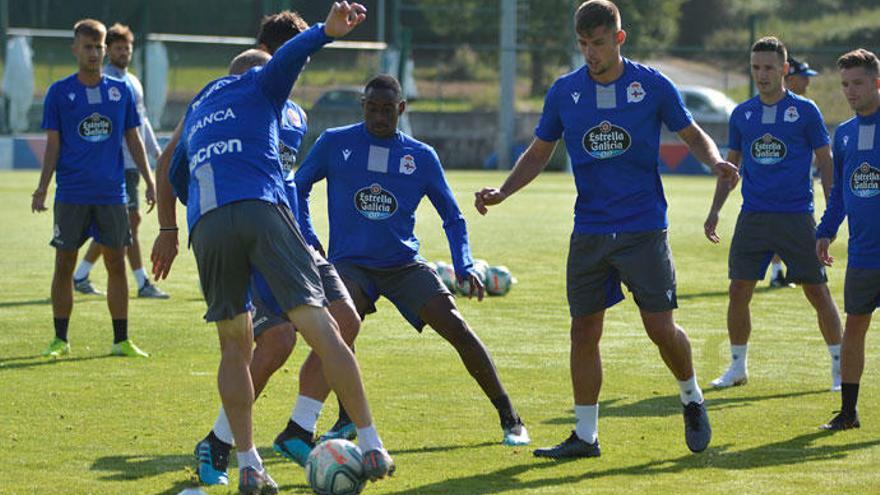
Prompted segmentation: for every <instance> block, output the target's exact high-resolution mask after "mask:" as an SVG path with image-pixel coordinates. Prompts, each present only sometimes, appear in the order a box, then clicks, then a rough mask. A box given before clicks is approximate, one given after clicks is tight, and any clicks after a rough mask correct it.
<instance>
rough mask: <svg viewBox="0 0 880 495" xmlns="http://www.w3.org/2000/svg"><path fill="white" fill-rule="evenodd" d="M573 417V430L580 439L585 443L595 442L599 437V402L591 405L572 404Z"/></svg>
mask: <svg viewBox="0 0 880 495" xmlns="http://www.w3.org/2000/svg"><path fill="white" fill-rule="evenodd" d="M574 417H575V418H577V423H576V424H575V427H574V432H575V434H576V435H577V436H578V438H580V439H581V440H583V441H585V442H587V443H590V444H592V443H596V439H598V438H599V404H593V405H592V406H579V405H577V404H575V405H574Z"/></svg>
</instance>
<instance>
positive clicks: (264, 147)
mask: <svg viewBox="0 0 880 495" xmlns="http://www.w3.org/2000/svg"><path fill="white" fill-rule="evenodd" d="M365 12H366V10H365V9H364V8H363V6H361V5H360V4H357V3H354V4H349V3H348V2H336V3H334V5H333V7H332V9H331V11H330V14H329V15H328V18H327V22H326V23H325V24H318V25H316V26H313V27H312V28H309V29H308V30H306V31H305V32H303V33H302V34H300V35H298V36H296V37H295V38H294V39H293V40H291V41H289V42H287V43H285V44H284V45H283V46H282V47H281V48H280V49H279V50H278V51H277V52H276V53H275V56H274V57H272V59H271V60H270V61H269V62H268V63H267V64H266V65H265V66H264V67H261V68H255V69H251V70H250V71H248V72H246V73H244V74H243V75H240V76H227V77H224V78H221V79H218V80H216V81H213V82H212V83H210V84H209V85H208V86H206V87H205V89H203V90H202V91H201V92H200V93H199V94H198V95H197V96H196V98H195V99H194V100H193V102H192V103H191V104H190V105H189V107H188V110H187V115H186V117H185V119H184V125H183V128H182V134H181V142H180V144H181V145H182V147H183V149H185V150H186V155H187V160H188V163H189V176H190V178H189V181H188V191H187V220H188V224H189V228H190V239H191V241H192V246H193V251H194V253H195V255H196V262H197V265H198V269H199V278H200V280H201V284H202V291H203V293H204V294H205V299H206V301H207V302H208V312H207V314H206V316H205V317H206V319H207V320H208V321H215V322H217V327H218V331H219V335H220V343H221V354H222V358H221V362H220V370H219V372H218V383H219V388H220V395H221V398H222V400H223V406H224V410H225V411H226V413H227V416H228V418H229V422H230V425H231V429H232V432H233V437H234V439H235V444H236V448H237V450H238V464H239V471H240V478H239V491H240V492H242V493H258V492H259V493H276V492H277V485H275V483H274V481H272V479H271V478H270V477H269V475H268V474H267V473H266V471H265V469H264V468H263V464H262V460H261V459H260V456H259V454H258V453H257V451H256V449H255V448H254V445H253V438H252V429H251V428H252V421H251V411H252V405H253V399H254V388H253V381H252V377H251V375H250V370H249V365H250V362H251V357H252V345H253V330H252V329H251V317H250V313H249V312H248V309H249V306H250V305H249V287H250V279H251V273H252V270H257V271H259V272H260V273H261V274H262V275H263V276H264V278H265V280H266V283H267V285H268V286H269V288H270V290H271V293H272V294H273V295H274V296H275V298H276V300H277V303H278V306H279V307H280V308H282V309H284V312H285V314H286V316H287V318H288V319H289V320H290V321H291V322H292V323H293V324H294V325H295V326H296V327H297V329H298V330H299V331H300V333H301V334H302V335H303V337H304V338H305V339H306V341H307V342H308V343H309V344H310V345H311V346H312V348H313V349H314V350H315V351H316V352H317V353H318V354H320V355H323V356H324V362H326V363H328V365H327V366H325V367H324V372H325V374H326V376H327V379H328V380H329V381H330V382H331V383H332V385H333V388H334V389H335V390H336V392H337V393H338V394H339V396H340V398H341V399H342V400H343V402H345V403H346V406H347V407H349V408H354V411H352V413H353V414H352V416H353V417H354V419H355V423H356V424H357V425H358V434H359V436H360V439H361V441H360V443H361V448H362V450H363V451H364V459H363V465H364V469H365V474H366V477H367V478H369V479H378V478H381V477H384V476H386V475H388V474H391V473H392V472H393V470H394V464H393V461H392V460H391V458H390V456H389V455H388V453H387V451H386V450H385V448H384V446H383V445H382V441H381V439H380V438H379V435H378V433H377V432H376V429H375V427H374V426H373V425H372V418H371V416H370V410H369V406H368V404H367V402H366V397H365V393H364V390H363V384H362V382H361V380H360V371H359V369H358V366H357V362H356V361H355V359H354V356H353V354H352V353H351V351H350V350H349V349H348V348H347V347H346V346H345V344H344V342H343V341H342V339H341V338H340V337H339V333H338V329H337V328H336V325H335V322H334V321H333V320H332V318H330V316H329V314H328V313H327V310H326V309H325V308H324V306H325V305H326V300H325V297H324V292H323V290H322V289H321V283H320V278H319V275H318V271H317V267H316V266H315V262H314V259H313V257H312V254H311V252H310V251H309V250H308V248H307V247H306V245H305V242H304V240H303V238H302V236H301V234H300V233H299V230H298V229H297V227H296V221H295V219H294V218H293V217H292V215H291V213H290V210H289V207H288V204H287V199H286V193H285V189H284V177H283V174H282V169H281V163H280V158H279V150H278V143H277V139H278V127H279V126H280V122H279V117H280V113H281V110H282V109H283V108H284V105H285V102H286V101H287V97H288V95H289V93H290V90H291V88H292V86H293V83H294V82H295V80H296V78H297V76H298V74H299V72H300V70H301V69H302V67H303V65H304V64H305V63H306V61H307V60H308V57H309V55H310V54H312V53H314V52H316V51H317V50H319V49H320V48H321V47H322V46H323V45H325V44H327V43H329V42H331V41H332V39H333V38H334V37H339V36H344V35H345V34H347V33H348V32H350V31H351V30H352V29H353V28H354V27H355V26H356V25H358V24H360V23H361V22H363V20H364V19H365V17H366V16H365ZM166 179H167V178H166V177H161V181H162V182H161V188H160V200H159V206H160V215H159V217H160V218H159V220H160V225H161V229H160V237H159V238H158V239H157V241H156V244H155V245H154V252H153V262H154V273H156V274H157V276H158V278H162V277H164V276H165V275H167V273H168V270H169V269H170V267H171V264H172V262H173V260H174V257H175V256H176V252H177V246H178V242H177V228H176V225H175V222H176V220H175V218H174V217H175V214H174V197H173V191H171V187H170V184H169V183H168V181H167V180H166Z"/></svg>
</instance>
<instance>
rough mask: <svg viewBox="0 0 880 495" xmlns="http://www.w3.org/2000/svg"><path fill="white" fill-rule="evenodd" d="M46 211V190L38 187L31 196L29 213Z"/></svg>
mask: <svg viewBox="0 0 880 495" xmlns="http://www.w3.org/2000/svg"><path fill="white" fill-rule="evenodd" d="M46 210H47V208H46V190H45V189H42V188H39V187H38V188H37V189H36V190H35V191H34V193H33V194H31V211H32V212H34V213H40V212H42V211H46Z"/></svg>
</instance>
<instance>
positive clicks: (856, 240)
mask: <svg viewBox="0 0 880 495" xmlns="http://www.w3.org/2000/svg"><path fill="white" fill-rule="evenodd" d="M833 151H834V186H833V187H832V188H831V197H830V198H829V200H828V206H827V207H826V208H825V214H824V215H822V222H821V223H820V224H819V227H818V228H817V229H816V238H817V239H821V238H828V239H831V238H833V237H834V236H835V235H837V229H838V228H839V227H840V224H841V222H843V218H844V217H847V218H848V219H849V222H848V223H849V247H848V254H849V259H848V261H847V263H848V265H849V266H851V267H854V268H872V269H880V112H875V113H874V114H873V115H871V116H868V117H862V116H856V117H855V118H852V119H850V120H848V121H846V122H844V123H842V124H840V126H838V127H837V130H836V131H834V149H833Z"/></svg>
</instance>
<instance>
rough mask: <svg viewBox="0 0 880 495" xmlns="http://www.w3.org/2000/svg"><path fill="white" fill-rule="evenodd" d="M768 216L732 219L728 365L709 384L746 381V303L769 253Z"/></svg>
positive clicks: (748, 323) (729, 384)
mask: <svg viewBox="0 0 880 495" xmlns="http://www.w3.org/2000/svg"><path fill="white" fill-rule="evenodd" d="M767 222H768V216H767V215H766V214H761V213H749V212H742V213H740V215H739V217H738V218H737V221H736V227H735V228H734V232H733V239H732V240H731V243H730V254H729V257H728V277H729V278H730V286H729V288H728V296H729V298H728V302H727V336H728V339H729V340H730V366H728V368H727V370H725V372H724V373H723V374H722V375H721V376H719V377H718V378H716V379H714V380H712V382H711V385H712V386H713V387H718V388H723V387H732V386H737V385H745V384H746V383H748V350H749V347H748V343H749V336H750V335H751V333H752V315H751V311H750V309H749V305H750V303H751V301H752V295H753V294H754V292H755V287H756V286H757V284H758V280H762V279H763V278H764V274H765V273H766V271H767V264H768V263H769V262H770V259H771V257H772V256H773V249H772V246H773V244H774V242H773V239H775V238H776V236H777V233H776V232H773V231H772V229H768V228H767V226H766V225H765V224H766V223H767Z"/></svg>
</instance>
